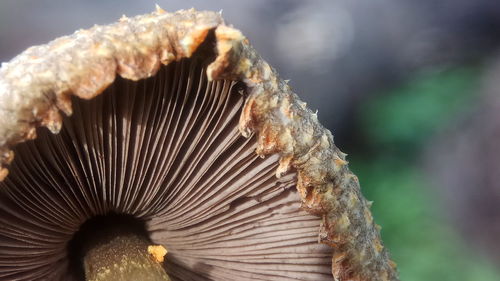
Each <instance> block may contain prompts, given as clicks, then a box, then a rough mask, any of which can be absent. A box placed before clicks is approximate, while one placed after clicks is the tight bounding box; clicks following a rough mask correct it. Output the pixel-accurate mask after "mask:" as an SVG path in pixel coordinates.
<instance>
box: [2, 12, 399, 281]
mask: <svg viewBox="0 0 500 281" xmlns="http://www.w3.org/2000/svg"><path fill="white" fill-rule="evenodd" d="M117 74H118V75H117ZM0 103H1V108H0V174H1V178H2V182H1V183H0V279H1V280H169V278H171V280H332V279H335V280H397V278H398V277H397V273H396V270H395V265H394V263H393V262H391V261H390V259H389V255H388V252H387V250H386V249H385V248H384V247H383V245H382V242H381V240H380V234H379V228H378V227H377V226H376V224H375V223H374V222H373V219H372V216H371V213H370V211H369V205H370V204H369V202H368V201H366V199H365V198H364V197H363V196H362V195H361V192H360V188H359V182H358V180H357V178H356V176H355V175H353V174H352V173H351V172H350V171H349V169H348V167H347V162H346V160H345V154H343V153H342V152H340V150H339V149H338V148H337V147H336V146H335V145H334V143H333V137H332V135H331V133H330V132H329V131H328V130H327V129H325V128H324V127H323V126H321V125H320V124H319V123H318V120H317V118H316V115H315V114H314V113H313V112H312V111H311V110H310V109H308V108H307V107H306V105H305V103H304V102H302V101H300V100H299V98H298V97H297V96H296V95H295V94H294V93H293V92H292V90H291V88H290V87H289V86H288V85H287V83H286V82H285V81H283V80H281V79H280V78H279V77H278V75H277V73H276V71H275V70H274V69H273V68H271V67H270V66H269V65H268V64H267V63H266V62H265V61H264V60H262V59H261V58H260V56H258V55H257V53H256V52H255V51H254V49H253V48H252V47H251V46H250V44H249V43H248V40H247V39H246V38H245V37H244V36H243V35H242V34H241V33H240V32H239V31H238V30H236V29H234V28H233V27H230V26H228V25H226V24H225V23H224V21H223V20H222V18H221V16H220V14H219V13H214V12H197V11H194V10H182V11H178V12H175V13H166V12H165V11H163V10H162V9H161V8H157V10H156V12H154V13H152V14H149V15H143V16H137V17H134V18H126V17H123V18H122V19H120V21H119V22H118V23H116V24H112V25H109V26H95V27H93V28H91V29H89V30H79V31H77V32H75V33H74V34H73V35H70V36H65V37H61V38H59V39H56V40H54V41H52V42H50V43H49V44H47V45H43V46H36V47H31V48H29V49H27V50H26V51H25V52H23V53H21V54H20V55H18V56H17V57H15V58H14V59H13V60H12V61H10V62H9V63H4V64H2V67H1V69H0ZM62 113H64V116H63V115H62ZM47 128H48V130H47ZM14 155H15V157H14ZM318 230H319V231H318ZM167 251H168V254H167V255H166V256H165V253H166V252H167ZM163 259H165V261H164V262H163V263H162V260H163ZM167 274H168V276H167Z"/></svg>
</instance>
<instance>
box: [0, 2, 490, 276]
mask: <svg viewBox="0 0 500 281" xmlns="http://www.w3.org/2000/svg"><path fill="white" fill-rule="evenodd" d="M155 3H158V4H159V5H160V6H161V7H162V8H164V9H165V10H167V11H175V10H177V9H181V8H191V7H195V8H196V9H198V10H204V9H210V10H216V11H219V10H222V11H223V16H224V17H225V19H226V21H227V22H229V23H231V24H233V25H234V26H235V27H237V28H239V29H240V30H242V31H243V33H244V34H245V35H246V36H247V37H248V38H249V39H250V42H251V43H252V44H253V45H254V46H255V48H256V49H257V50H258V51H259V52H260V54H261V55H262V56H263V57H264V58H265V59H266V60H267V61H268V62H270V64H271V65H273V66H274V67H275V68H276V69H277V70H278V72H279V73H280V74H281V76H282V78H283V79H290V80H291V81H290V84H291V85H292V87H293V88H294V90H295V91H296V92H297V93H298V94H299V95H300V96H301V97H302V99H303V100H305V101H307V102H308V104H309V106H310V107H311V108H312V109H318V111H319V119H320V121H321V122H322V123H323V124H324V125H325V126H326V127H328V128H329V129H330V130H331V131H332V132H333V134H334V136H335V141H336V143H337V145H338V146H339V147H340V148H341V149H342V150H343V151H344V152H346V153H348V154H349V157H348V159H349V160H350V165H351V168H352V169H353V170H354V172H355V173H357V174H358V175H359V178H360V181H361V186H362V189H363V193H364V194H365V196H366V197H367V198H368V199H369V200H372V201H375V203H374V205H373V212H374V216H375V220H376V221H377V222H378V223H379V224H380V225H382V236H383V239H384V241H385V244H386V246H387V247H388V248H389V249H390V251H391V254H392V257H393V259H394V260H395V261H396V262H397V263H398V266H399V270H400V274H401V279H402V280H405V281H420V280H427V281H431V280H436V281H438V280H439V281H447V280H450V281H452V280H453V281H457V280H475V281H487V280H488V281H498V280H500V239H499V238H500V145H498V144H497V143H498V140H500V93H499V92H500V52H499V51H500V2H499V1H491V0H474V1H470V0H440V1H434V0H419V1H413V0H378V1H369V0H359V1H352V0H324V1H299V0H281V1H277V0H253V1H234V0H225V1H206V0H205V1H203V0H198V1H194V0H183V1H180V0H178V1H174V0H172V1H162V0H156V1H133V0H127V1H125V0H120V1H118V0H115V1H97V0H85V1H83V0H73V1H65V0H45V1H37V0H29V1H28V0H1V1H0V61H2V62H3V61H8V60H10V59H11V58H13V57H14V56H15V55H16V54H18V53H20V52H21V51H23V50H24V49H26V48H27V47H29V46H32V45H36V44H44V43H46V42H48V41H50V40H52V39H54V38H56V37H58V36H62V35H66V34H70V33H72V32H73V31H75V30H77V29H80V28H89V27H91V26H93V25H94V24H108V23H112V22H115V21H116V20H118V18H120V17H121V15H123V14H125V15H127V16H133V15H136V14H142V13H148V12H151V11H153V10H154V4H155Z"/></svg>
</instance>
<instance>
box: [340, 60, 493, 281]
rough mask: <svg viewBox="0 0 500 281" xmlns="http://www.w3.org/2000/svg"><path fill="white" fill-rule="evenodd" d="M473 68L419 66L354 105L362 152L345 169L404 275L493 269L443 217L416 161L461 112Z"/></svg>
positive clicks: (470, 274) (476, 275) (444, 276)
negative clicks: (356, 179)
mask: <svg viewBox="0 0 500 281" xmlns="http://www.w3.org/2000/svg"><path fill="white" fill-rule="evenodd" d="M480 77H481V67H477V66H473V67H460V68H457V67H455V68H448V69H445V70H441V71H432V72H424V73H422V74H419V75H417V77H416V78H414V79H412V80H411V81H409V82H408V83H407V84H405V85H403V86H401V87H399V88H397V89H394V90H392V91H390V92H389V93H385V94H383V95H378V96H377V97H376V98H375V99H374V100H372V101H369V102H367V103H366V104H365V105H364V106H362V108H361V110H360V120H359V122H358V124H357V126H358V127H359V128H360V130H361V132H360V135H362V136H363V137H364V138H365V141H364V143H365V145H366V147H364V148H363V149H365V152H364V153H354V152H353V153H352V155H353V156H352V157H350V158H349V159H350V163H351V168H352V169H353V171H354V172H355V173H356V174H357V175H358V176H359V178H360V181H361V186H362V188H363V193H364V194H365V196H366V197H367V198H368V199H369V200H372V201H375V203H374V205H373V208H372V210H373V213H374V217H375V220H376V221H377V222H378V223H379V224H380V225H382V227H383V228H382V236H383V239H384V242H385V245H386V246H387V247H388V248H389V249H390V251H391V254H392V257H393V259H394V260H395V261H396V263H397V264H398V268H399V271H400V275H401V280H404V281H422V280H426V281H432V280H436V281H448V280H449V281H457V280H464V281H465V280H467V281H468V280H474V281H498V280H500V274H499V272H498V271H497V269H496V268H495V267H494V266H493V265H492V264H491V263H490V262H488V260H487V259H486V258H485V257H481V256H480V255H479V254H478V253H475V252H474V251H473V247H471V245H467V243H466V241H464V240H463V239H462V238H461V236H460V235H458V234H457V233H456V231H455V230H454V229H453V227H452V226H451V225H450V224H449V222H447V221H446V219H445V218H443V217H442V216H441V215H440V214H441V213H442V211H441V209H440V208H443V207H445V206H442V205H441V204H440V201H439V198H438V197H436V195H435V194H436V192H435V191H433V190H434V189H435V187H433V186H431V184H430V183H429V182H428V181H427V179H426V178H425V175H424V174H423V173H422V172H421V171H420V169H419V167H418V166H417V160H418V156H419V155H420V154H421V151H422V148H423V147H424V146H425V145H426V144H427V143H428V141H429V140H430V137H431V136H433V135H434V134H435V133H436V132H438V131H440V130H442V129H444V128H446V126H448V125H449V124H450V123H451V122H452V121H453V120H454V119H456V118H459V117H460V116H462V115H463V114H464V112H467V110H468V108H470V105H471V104H473V102H474V100H475V99H476V98H477V95H475V91H476V90H477V89H478V85H479V81H480Z"/></svg>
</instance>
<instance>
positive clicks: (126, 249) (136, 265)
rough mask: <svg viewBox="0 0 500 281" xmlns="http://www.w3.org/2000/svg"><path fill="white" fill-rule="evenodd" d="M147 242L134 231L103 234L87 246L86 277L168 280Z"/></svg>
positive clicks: (96, 279) (114, 280)
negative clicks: (112, 234)
mask: <svg viewBox="0 0 500 281" xmlns="http://www.w3.org/2000/svg"><path fill="white" fill-rule="evenodd" d="M149 245H150V242H149V241H148V240H147V239H145V238H144V237H142V236H140V235H137V234H134V233H126V234H118V235H114V236H112V237H110V236H108V237H104V238H103V239H101V241H99V242H97V243H93V245H92V246H91V247H90V249H88V250H87V252H86V254H85V256H84V259H83V266H84V270H85V280H87V281H136V280H143V281H170V278H169V277H168V275H167V273H166V272H165V269H164V268H163V266H162V263H161V262H159V261H158V260H155V258H154V257H153V256H152V255H151V254H150V253H149V252H148V246H149Z"/></svg>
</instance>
